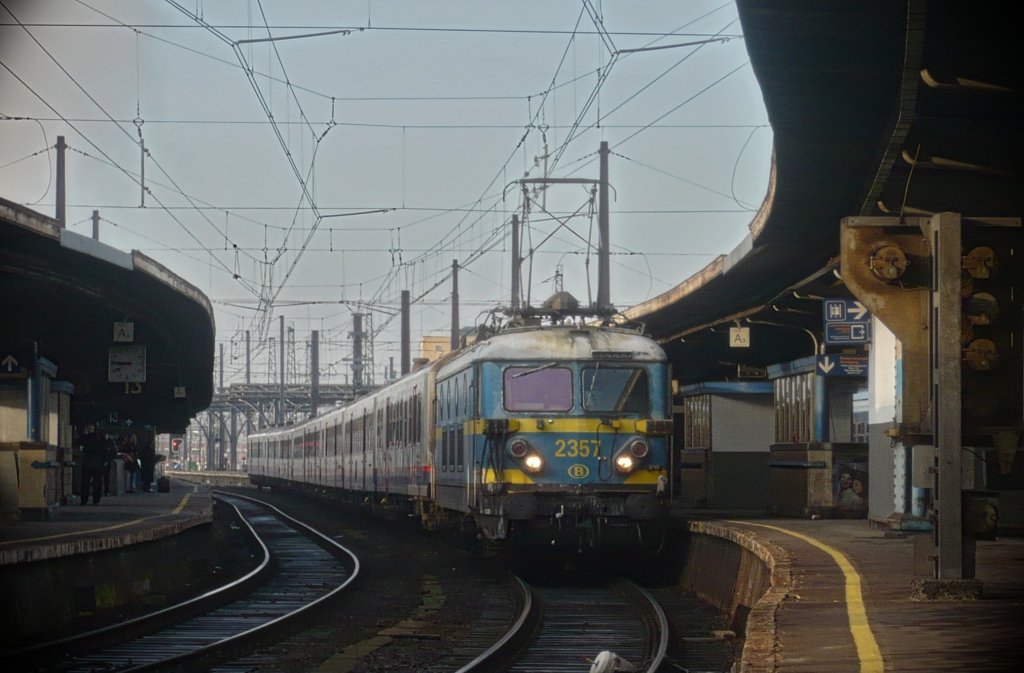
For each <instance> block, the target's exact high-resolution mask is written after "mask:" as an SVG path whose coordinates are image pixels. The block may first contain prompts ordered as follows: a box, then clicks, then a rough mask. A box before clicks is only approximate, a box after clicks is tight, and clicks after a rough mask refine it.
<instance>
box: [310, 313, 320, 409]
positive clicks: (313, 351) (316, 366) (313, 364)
mask: <svg viewBox="0 0 1024 673" xmlns="http://www.w3.org/2000/svg"><path fill="white" fill-rule="evenodd" d="M309 350H310V353H309V417H310V418H316V411H317V408H318V407H319V406H320V332H319V331H317V330H313V338H312V342H311V343H310V346H309Z"/></svg>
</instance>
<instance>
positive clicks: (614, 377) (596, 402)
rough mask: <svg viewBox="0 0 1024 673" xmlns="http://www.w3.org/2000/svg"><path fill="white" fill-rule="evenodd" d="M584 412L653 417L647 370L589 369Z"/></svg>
mask: <svg viewBox="0 0 1024 673" xmlns="http://www.w3.org/2000/svg"><path fill="white" fill-rule="evenodd" d="M583 408H584V409H586V410H587V411H597V412H616V413H625V414H641V415H644V416H646V415H648V414H650V411H651V395H650V388H649V386H648V383H647V370H645V369H640V368H632V367H601V366H597V367H585V368H584V369H583Z"/></svg>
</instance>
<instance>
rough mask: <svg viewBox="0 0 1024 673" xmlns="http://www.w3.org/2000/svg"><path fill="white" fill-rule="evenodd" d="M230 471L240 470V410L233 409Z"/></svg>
mask: <svg viewBox="0 0 1024 673" xmlns="http://www.w3.org/2000/svg"><path fill="white" fill-rule="evenodd" d="M229 469H230V470H231V471H232V472H234V471H235V470H237V469H238V409H235V408H234V407H231V464H230V465H229Z"/></svg>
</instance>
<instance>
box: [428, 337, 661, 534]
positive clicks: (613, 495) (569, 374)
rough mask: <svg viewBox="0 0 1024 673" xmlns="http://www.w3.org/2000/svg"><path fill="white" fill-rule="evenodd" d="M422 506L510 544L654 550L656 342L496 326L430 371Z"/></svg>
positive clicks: (657, 514)
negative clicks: (430, 465)
mask: <svg viewBox="0 0 1024 673" xmlns="http://www.w3.org/2000/svg"><path fill="white" fill-rule="evenodd" d="M435 387H436V395H435V409H434V412H435V413H434V421H435V424H434V425H435V428H434V434H435V437H434V439H435V451H434V457H435V462H434V477H435V478H434V486H435V488H434V497H435V500H436V503H437V505H438V507H440V508H441V509H444V510H458V511H462V512H465V514H466V515H468V516H470V517H472V519H473V520H474V522H475V524H476V527H477V528H478V529H479V531H480V532H481V533H482V534H483V535H484V536H486V537H487V538H488V539H490V540H492V541H495V542H504V543H505V544H508V545H511V546H513V547H527V546H535V545H536V546H544V547H546V548H548V549H550V548H552V547H554V548H559V549H561V548H571V549H574V550H587V549H593V548H606V547H615V546H630V547H636V546H637V545H648V546H651V547H657V546H658V545H660V543H661V542H662V538H663V535H664V526H665V517H666V504H667V498H668V495H669V494H668V493H667V492H666V489H667V486H668V484H667V474H668V470H669V455H670V438H671V429H672V428H671V420H670V419H671V416H670V413H671V412H670V403H671V399H670V390H671V381H670V372H669V367H668V363H667V360H666V356H665V353H664V351H662V349H661V347H660V346H658V345H657V344H656V343H655V342H654V341H652V340H650V339H648V338H646V337H644V336H642V335H640V334H639V333H637V332H636V331H632V330H626V329H621V328H615V327H598V326H588V325H570V326H536V327H524V328H518V329H517V328H512V329H506V330H504V331H502V332H499V333H497V334H494V335H492V336H490V337H488V338H486V339H483V340H481V341H479V342H477V343H476V344H475V345H473V346H471V347H470V348H468V349H466V350H465V351H463V352H461V353H459V354H457V355H455V356H453V357H451V358H450V359H448V360H447V361H445V362H443V363H442V364H441V365H440V366H439V367H438V369H437V374H436V383H435Z"/></svg>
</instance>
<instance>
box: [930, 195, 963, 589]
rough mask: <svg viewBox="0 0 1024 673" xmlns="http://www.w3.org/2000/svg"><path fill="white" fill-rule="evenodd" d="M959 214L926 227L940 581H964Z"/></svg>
mask: <svg viewBox="0 0 1024 673" xmlns="http://www.w3.org/2000/svg"><path fill="white" fill-rule="evenodd" d="M960 228H961V223H960V215H959V214H957V213H940V214H938V215H935V216H934V217H932V219H931V222H930V223H929V225H928V229H930V231H929V232H928V233H929V236H930V239H931V248H932V302H931V304H932V338H933V340H934V341H933V344H932V349H933V358H932V362H933V366H934V369H933V375H932V386H933V388H932V403H933V405H934V409H935V411H934V433H935V446H936V447H937V448H938V454H939V474H938V488H937V489H936V490H937V494H936V495H937V498H936V500H937V501H938V522H937V526H936V531H935V532H936V541H937V543H938V550H939V563H938V579H962V578H963V576H964V573H963V570H964V567H963V551H964V550H963V530H962V528H961V525H962V518H963V513H962V511H961V503H960V498H961V495H960V492H961V491H962V490H963V475H962V452H961V441H962V439H961V429H960V426H961V414H962V411H961V409H962V407H961V380H960V361H961V359H962V353H961V351H962V348H961V332H960V321H961V305H960V302H961V299H960V286H961V276H960V274H961V266H962V264H961V258H962V255H961V252H960Z"/></svg>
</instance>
